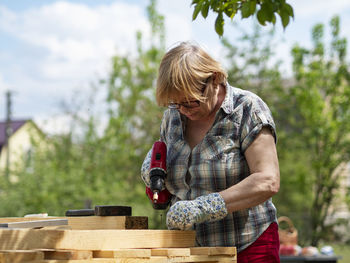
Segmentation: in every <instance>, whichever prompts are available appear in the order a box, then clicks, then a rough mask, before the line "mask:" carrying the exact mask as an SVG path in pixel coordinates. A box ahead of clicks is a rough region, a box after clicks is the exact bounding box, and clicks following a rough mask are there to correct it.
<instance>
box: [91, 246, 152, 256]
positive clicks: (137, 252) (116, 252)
mask: <svg viewBox="0 0 350 263" xmlns="http://www.w3.org/2000/svg"><path fill="white" fill-rule="evenodd" d="M93 257H94V258H150V257H151V249H142V248H137V249H131V248H121V249H113V250H99V251H94V252H93Z"/></svg>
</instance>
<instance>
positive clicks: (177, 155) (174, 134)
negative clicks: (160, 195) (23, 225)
mask: <svg viewBox="0 0 350 263" xmlns="http://www.w3.org/2000/svg"><path fill="white" fill-rule="evenodd" d="M265 126H267V127H269V128H270V129H271V131H272V134H273V136H274V137H275V140H276V133H275V124H274V121H273V118H272V116H271V112H270V110H269V108H268V107H267V106H266V104H265V103H264V102H263V101H262V100H261V99H260V98H259V97H258V96H256V95H255V94H253V93H251V92H249V91H244V90H241V89H238V88H234V87H231V86H229V85H226V96H225V99H224V101H223V103H222V105H221V109H220V110H219V111H218V112H217V114H216V119H215V122H214V124H213V126H212V128H211V129H210V130H209V131H208V133H207V134H206V136H205V137H204V139H203V140H202V141H201V142H200V143H199V144H198V145H196V146H195V147H194V148H193V149H192V150H191V148H190V147H189V145H188V144H187V143H186V141H185V139H184V130H185V128H186V117H185V116H183V115H181V114H180V113H179V111H178V110H176V109H168V110H166V111H165V113H164V116H163V121H162V124H161V128H160V132H161V140H162V141H164V142H165V143H166V145H167V173H168V174H167V178H166V182H165V183H166V188H167V189H168V190H169V191H170V192H171V193H172V194H173V195H174V198H173V200H172V203H174V202H176V201H178V200H193V199H195V198H197V197H199V196H202V195H207V194H210V193H213V192H220V191H222V190H225V189H227V188H229V187H230V186H232V185H235V184H237V183H239V182H240V181H242V180H243V179H244V178H246V177H247V176H249V175H250V172H249V167H248V164H247V161H246V159H245V156H244V152H245V150H246V149H247V148H248V147H249V145H250V144H251V143H252V142H253V141H254V139H255V138H256V136H257V135H258V133H259V132H260V130H261V129H262V128H263V127H265ZM150 156H151V151H150V152H149V153H148V155H147V157H146V159H145V161H144V163H143V166H142V172H141V175H142V179H143V180H144V182H145V183H146V185H148V186H149V177H148V168H149V162H150ZM275 221H277V220H276V209H275V207H274V205H273V203H272V201H271V199H269V200H267V201H266V202H264V203H262V204H260V205H257V206H255V207H251V208H247V209H243V210H239V211H236V212H233V213H231V214H228V215H227V216H226V217H225V218H224V219H222V220H219V221H216V222H209V223H201V224H196V225H195V230H196V238H197V244H198V245H199V246H236V247H237V250H238V251H241V250H243V249H244V248H246V247H247V246H249V245H250V244H252V243H253V242H254V241H255V240H256V239H257V238H258V237H259V236H260V235H261V234H262V233H263V232H264V231H265V230H266V229H267V227H268V226H269V225H270V224H271V223H272V222H275Z"/></svg>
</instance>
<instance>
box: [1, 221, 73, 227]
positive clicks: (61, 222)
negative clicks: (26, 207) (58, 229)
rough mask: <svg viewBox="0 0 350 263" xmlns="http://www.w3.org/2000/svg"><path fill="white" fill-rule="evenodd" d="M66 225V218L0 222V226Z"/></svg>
mask: <svg viewBox="0 0 350 263" xmlns="http://www.w3.org/2000/svg"><path fill="white" fill-rule="evenodd" d="M62 225H68V220H67V219H46V220H31V221H26V222H8V223H1V224H0V228H38V227H46V226H62Z"/></svg>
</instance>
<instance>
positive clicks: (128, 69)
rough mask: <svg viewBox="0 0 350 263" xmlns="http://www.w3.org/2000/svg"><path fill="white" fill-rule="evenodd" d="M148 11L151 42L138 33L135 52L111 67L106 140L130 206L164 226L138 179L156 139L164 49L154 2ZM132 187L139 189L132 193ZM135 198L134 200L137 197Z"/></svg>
mask: <svg viewBox="0 0 350 263" xmlns="http://www.w3.org/2000/svg"><path fill="white" fill-rule="evenodd" d="M148 14H149V18H150V22H151V26H152V28H153V29H155V28H156V29H157V30H153V32H152V36H151V40H152V42H151V44H150V46H149V47H148V48H144V47H143V45H142V35H141V33H138V35H137V55H136V57H131V56H128V55H126V56H114V57H113V59H112V63H113V69H112V72H111V74H110V78H109V79H108V80H107V83H108V103H109V106H110V107H109V115H110V116H109V124H108V127H107V129H106V139H107V140H108V141H109V142H111V141H112V142H113V145H115V149H114V150H113V152H114V153H115V156H118V158H120V159H119V160H115V161H116V162H118V163H119V165H118V170H119V171H120V172H121V173H122V178H121V179H120V180H123V181H125V180H127V181H128V182H129V184H128V185H126V186H125V188H124V191H125V192H126V193H128V195H130V201H131V200H132V201H133V204H134V205H133V207H134V208H135V209H136V211H143V214H147V215H149V213H150V211H151V212H153V214H150V215H149V216H151V217H152V221H151V222H152V223H151V227H163V226H164V225H162V223H164V220H162V222H160V219H161V218H160V217H159V212H156V211H153V208H152V207H151V204H149V203H147V204H145V202H148V201H147V198H146V195H145V187H144V184H143V182H142V181H141V179H140V168H141V165H142V162H143V160H144V157H145V156H146V153H147V152H148V150H149V149H150V148H151V147H152V145H153V143H154V142H155V141H156V140H158V139H159V126H160V121H161V117H162V112H163V110H162V109H160V108H159V107H158V106H157V105H156V103H155V80H156V75H157V71H158V67H159V63H160V60H161V58H162V56H163V54H164V51H165V43H164V27H163V25H164V21H163V20H164V18H163V17H162V16H161V15H159V14H157V12H156V10H155V1H151V5H150V7H149V8H148ZM135 186H137V187H138V188H139V189H142V190H140V191H139V192H137V193H135ZM136 198H137V199H136Z"/></svg>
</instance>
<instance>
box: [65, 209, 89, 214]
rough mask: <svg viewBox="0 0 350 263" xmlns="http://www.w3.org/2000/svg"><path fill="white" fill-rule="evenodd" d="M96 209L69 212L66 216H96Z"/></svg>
mask: <svg viewBox="0 0 350 263" xmlns="http://www.w3.org/2000/svg"><path fill="white" fill-rule="evenodd" d="M94 215H95V210H94V209H77V210H67V211H66V216H94Z"/></svg>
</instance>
